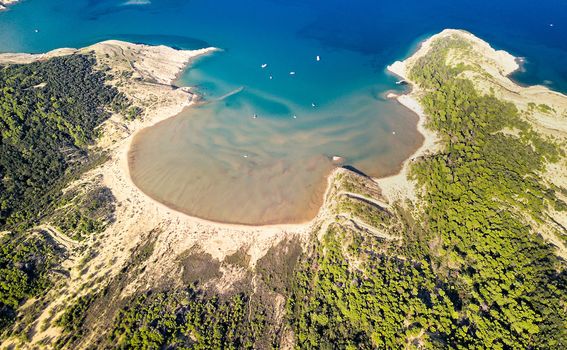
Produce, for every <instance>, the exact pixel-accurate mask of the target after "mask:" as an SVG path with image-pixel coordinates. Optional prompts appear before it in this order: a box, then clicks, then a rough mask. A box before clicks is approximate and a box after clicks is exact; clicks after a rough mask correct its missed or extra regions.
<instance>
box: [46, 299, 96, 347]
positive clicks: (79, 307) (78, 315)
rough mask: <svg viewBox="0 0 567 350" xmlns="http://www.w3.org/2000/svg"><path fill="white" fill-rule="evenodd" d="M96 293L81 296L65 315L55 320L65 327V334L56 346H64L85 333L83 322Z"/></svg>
mask: <svg viewBox="0 0 567 350" xmlns="http://www.w3.org/2000/svg"><path fill="white" fill-rule="evenodd" d="M95 298H96V295H95V294H89V295H85V296H82V297H80V298H79V299H78V300H77V301H76V302H75V303H74V304H73V305H71V306H70V307H69V308H67V309H66V310H65V312H64V313H63V315H62V316H61V317H60V318H59V319H57V321H56V322H55V323H56V324H57V325H58V326H59V327H62V328H63V333H64V336H62V337H60V338H59V339H58V341H57V344H56V345H55V347H56V348H63V347H64V346H65V345H67V344H70V343H72V342H73V340H76V339H79V338H80V337H81V336H82V334H83V331H84V330H83V323H84V321H85V317H86V315H87V310H88V308H89V306H90V305H91V304H92V303H93V301H94V300H95Z"/></svg>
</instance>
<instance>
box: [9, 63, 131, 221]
mask: <svg viewBox="0 0 567 350" xmlns="http://www.w3.org/2000/svg"><path fill="white" fill-rule="evenodd" d="M94 65H95V59H94V57H92V56H89V55H71V56H63V57H57V58H52V59H50V60H47V61H42V62H35V63H31V64H26V65H9V66H0V132H1V135H2V136H1V142H0V178H1V179H2V181H0V227H2V226H8V227H10V228H14V227H17V226H22V225H27V224H30V223H33V222H35V221H36V220H37V218H38V216H41V215H42V214H43V213H45V211H46V210H47V208H49V207H50V205H51V203H54V199H56V198H57V196H59V194H60V189H61V188H62V186H63V185H64V184H65V183H66V182H67V180H68V179H69V178H71V177H72V176H73V175H74V174H76V173H80V172H81V171H82V170H84V167H85V166H86V165H87V164H88V163H89V162H90V161H92V158H93V157H94V156H92V155H90V153H89V151H88V149H87V147H88V146H89V145H91V144H92V143H93V140H94V138H95V137H96V127H97V126H98V125H100V123H102V122H103V121H104V120H106V119H107V118H108V117H109V116H110V113H109V111H108V109H109V108H110V107H111V105H112V104H115V105H120V104H123V100H124V97H123V96H122V95H120V94H119V93H118V91H117V90H116V89H115V88H113V87H110V86H108V85H106V84H105V75H104V74H103V73H101V72H97V71H95V70H94ZM120 101H122V102H120Z"/></svg>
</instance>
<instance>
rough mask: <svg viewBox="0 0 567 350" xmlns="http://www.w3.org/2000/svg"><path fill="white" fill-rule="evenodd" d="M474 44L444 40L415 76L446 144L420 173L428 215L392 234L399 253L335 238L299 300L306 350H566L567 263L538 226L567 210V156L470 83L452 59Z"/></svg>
mask: <svg viewBox="0 0 567 350" xmlns="http://www.w3.org/2000/svg"><path fill="white" fill-rule="evenodd" d="M471 49H472V46H471V45H470V43H468V42H467V40H465V39H464V38H463V37H461V36H460V35H455V36H450V37H444V38H442V39H438V40H437V41H435V42H434V43H433V45H432V48H431V49H430V50H429V52H428V53H427V55H425V56H424V57H422V58H420V59H419V60H417V62H416V64H415V65H414V66H413V67H411V70H410V78H411V79H412V80H413V81H414V82H416V83H417V84H418V86H419V87H420V88H421V89H423V90H424V93H423V95H422V98H421V103H422V105H424V107H425V111H426V113H427V115H428V116H429V120H428V123H427V126H428V127H429V128H430V129H432V130H434V131H436V132H437V133H438V134H439V135H440V137H441V139H442V150H441V152H440V153H438V154H434V155H430V156H425V157H423V158H422V159H419V160H417V161H416V162H414V163H413V164H412V167H411V172H412V176H413V177H414V178H415V180H417V184H418V187H419V188H421V189H422V190H423V192H422V196H421V199H422V207H421V208H420V210H418V211H415V212H414V213H413V214H412V215H410V216H402V217H404V218H405V220H407V221H406V222H405V223H404V221H403V220H402V221H401V223H404V225H403V226H402V227H401V230H400V229H399V228H395V229H394V232H398V234H400V235H402V236H403V237H404V240H403V243H402V244H401V245H399V246H398V245H392V244H384V243H380V242H379V240H376V239H375V238H373V237H371V236H365V235H361V234H360V233H357V232H353V231H351V230H348V229H344V228H342V227H340V226H337V225H335V226H334V227H333V226H332V227H331V228H330V229H329V230H328V231H327V232H326V234H325V235H324V236H323V240H322V242H321V243H320V244H319V246H318V247H317V248H316V249H315V250H314V251H313V254H312V255H311V256H310V257H308V258H306V260H305V263H304V265H303V266H304V270H303V271H298V275H297V276H298V277H297V279H296V281H295V286H294V292H293V294H292V296H291V298H290V300H289V305H290V310H291V314H290V316H289V317H290V320H291V324H292V325H293V326H294V330H295V332H296V335H297V340H298V342H299V345H300V347H301V348H319V347H325V348H330V347H334V346H336V345H337V344H339V345H340V347H343V346H344V347H345V348H348V347H351V348H353V349H354V348H376V347H378V348H401V347H404V346H406V345H408V346H424V347H431V346H433V347H436V348H437V347H440V348H445V347H447V348H471V347H472V348H495V349H497V348H500V349H505V348H521V349H525V348H544V349H559V348H565V347H566V346H567V343H566V342H567V333H566V329H567V328H566V326H567V323H566V322H567V314H566V309H565V306H566V302H567V290H566V288H567V275H566V273H565V261H563V260H560V259H559V258H557V256H556V255H555V254H554V248H553V247H552V246H550V244H549V243H548V242H546V241H544V240H543V239H542V237H541V236H540V235H539V231H538V230H537V229H536V227H537V226H536V224H535V223H542V222H544V221H545V220H547V217H546V215H547V214H546V211H547V210H548V209H549V208H552V209H554V210H557V211H563V212H564V211H565V209H566V207H565V202H564V201H563V200H561V199H559V198H558V196H557V195H556V193H557V192H558V191H562V192H563V193H564V192H565V189H564V188H557V187H556V186H554V185H552V184H549V183H547V182H546V181H544V180H543V178H542V173H543V172H544V170H545V165H546V163H548V162H556V161H558V160H560V159H561V158H564V156H565V154H564V150H563V149H562V148H561V147H560V146H559V145H558V144H557V143H555V142H554V141H553V140H552V139H550V138H546V137H543V136H541V135H540V134H538V133H537V132H535V131H534V129H533V128H532V127H531V126H530V125H529V124H528V123H527V122H525V121H524V120H523V119H522V118H521V117H520V114H519V112H518V110H517V109H516V107H515V106H514V105H513V104H511V103H508V102H504V101H501V100H499V99H497V98H495V97H494V96H491V95H483V94H481V93H479V92H477V91H476V90H475V87H474V86H473V84H472V82H471V81H470V80H468V79H466V78H463V77H462V76H463V75H462V74H461V73H462V72H464V71H465V70H467V69H477V68H472V67H466V66H464V65H456V66H449V65H447V64H446V59H447V55H448V53H449V52H450V51H451V50H452V51H453V53H454V54H455V55H458V54H459V53H461V52H464V53H466V52H467V51H469V50H471ZM455 52H456V53H455ZM504 128H509V129H517V130H519V132H518V135H517V136H514V135H509V134H505V133H502V132H500V131H501V130H503V129H504ZM563 234H565V233H564V232H563Z"/></svg>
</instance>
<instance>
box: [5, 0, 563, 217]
mask: <svg viewBox="0 0 567 350" xmlns="http://www.w3.org/2000/svg"><path fill="white" fill-rule="evenodd" d="M444 28H461V29H465V30H468V31H471V32H472V33H474V34H475V35H477V36H479V37H481V38H482V39H484V40H486V41H488V42H489V43H491V44H492V45H493V46H494V47H496V48H498V49H504V50H507V51H509V52H510V53H512V54H514V55H516V56H521V57H524V58H525V61H526V63H525V64H524V66H523V69H522V71H519V72H516V73H514V74H513V79H515V80H516V81H518V82H519V83H521V84H527V85H529V84H545V85H548V86H550V87H551V88H552V89H554V90H559V91H563V92H565V91H567V64H565V62H567V2H566V1H564V0H542V1H537V2H534V1H526V0H519V1H509V0H501V1H478V0H476V1H473V0H462V1H452V2H448V1H441V0H433V1H418V0H406V1H403V2H394V1H370V0H360V1H356V2H353V1H338V0H327V1H320V0H312V1H307V0H305V1H300V0H287V1H282V0H271V1H268V0H265V1H264V0H255V1H252V0H241V1H225V0H221V1H205V0H190V1H189V0H186V1H182V0H151V1H150V0H147V1H145V0H129V1H128V0H102V1H94V0H74V1H69V0H51V1H43V0H23V1H22V2H21V3H19V4H17V5H15V6H13V7H11V9H10V10H9V11H6V12H3V13H0V52H44V51H48V50H51V49H54V48H59V47H83V46H86V45H89V44H92V43H95V42H98V41H101V40H105V39H122V40H127V41H132V42H137V43H147V44H165V45H169V46H173V47H176V48H183V49H194V48H201V47H205V46H215V47H219V48H222V49H223V50H224V51H223V52H220V53H216V54H214V55H212V56H209V57H206V58H203V59H200V60H198V61H197V62H196V64H195V65H194V67H193V68H192V69H190V70H188V71H187V72H186V73H185V74H184V75H183V76H182V77H181V78H180V81H179V82H178V84H182V85H190V86H196V87H197V91H198V92H199V93H200V94H202V95H203V96H204V98H205V100H206V101H207V102H208V103H207V104H205V105H203V106H200V107H198V108H193V109H190V110H187V111H185V112H184V113H182V114H181V115H179V116H177V117H175V118H171V119H169V120H167V121H165V122H163V123H160V124H158V125H156V126H155V127H152V128H149V129H146V130H144V131H143V132H142V133H140V134H139V135H138V136H137V138H136V140H135V142H134V146H133V148H132V159H134V161H133V162H132V163H131V170H132V173H133V174H134V180H135V182H136V184H137V185H138V186H139V187H140V188H141V189H142V190H143V191H144V192H146V193H148V194H149V195H151V196H152V197H154V198H156V199H158V200H160V201H162V202H164V203H166V204H168V205H170V206H172V207H175V208H176V209H179V210H181V211H185V212H187V213H189V214H192V215H196V216H199V217H203V218H207V219H212V220H218V221H228V222H238V223H244V224H267V223H281V222H300V221H305V220H308V219H310V218H312V217H313V216H314V215H315V213H316V211H317V209H318V206H319V205H320V201H321V197H322V191H323V190H324V188H325V176H326V175H327V174H328V173H329V171H330V170H331V169H332V167H333V166H334V165H333V164H332V162H331V160H330V158H331V157H332V156H334V155H339V156H342V157H345V158H346V162H347V164H349V165H352V166H354V167H356V168H357V169H359V170H360V171H362V172H365V173H367V174H369V175H372V176H384V175H388V174H391V173H394V172H396V171H397V170H398V169H399V166H400V164H401V162H402V161H403V160H404V159H406V158H407V157H408V156H409V155H410V154H411V153H412V152H413V150H415V148H416V147H418V146H419V144H420V142H421V140H422V139H421V136H420V135H419V134H418V133H417V132H416V128H415V123H416V117H415V116H414V115H413V114H412V113H410V112H409V111H407V110H405V109H404V108H402V107H401V106H399V105H397V104H396V103H395V102H392V101H389V100H387V99H385V98H384V97H383V96H384V94H385V93H386V92H387V91H389V90H397V91H401V90H402V89H403V87H399V86H398V85H396V84H395V81H396V77H393V76H391V75H389V74H388V73H387V72H386V71H385V67H386V65H388V64H390V63H391V62H393V61H395V60H397V59H402V58H404V57H406V56H407V55H409V54H411V52H412V50H414V49H415V47H416V46H417V45H418V43H419V42H420V41H421V40H422V39H424V38H426V37H428V36H429V35H431V34H434V33H436V32H439V31H440V30H442V29H444ZM317 57H319V59H317ZM262 65H266V66H265V67H264V68H262ZM291 72H294V73H295V74H290V73H291ZM232 92H236V93H234V94H232V95H230V96H229V97H225V98H223V96H225V95H226V94H230V93H232ZM254 115H256V118H254V117H253V116H254Z"/></svg>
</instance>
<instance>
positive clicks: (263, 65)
mask: <svg viewBox="0 0 567 350" xmlns="http://www.w3.org/2000/svg"><path fill="white" fill-rule="evenodd" d="M267 66H268V64H267V63H264V64H262V65H261V66H260V67H262V69H264V68H266V67H267Z"/></svg>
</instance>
